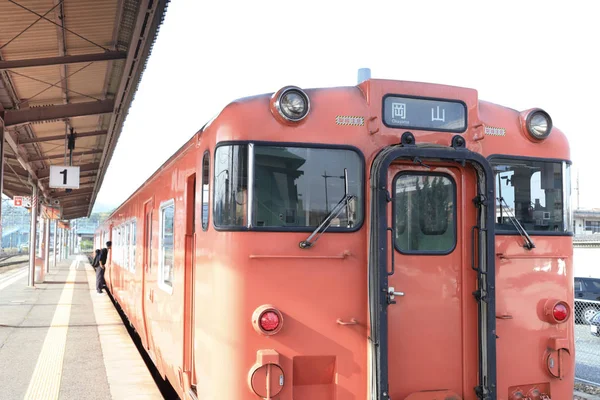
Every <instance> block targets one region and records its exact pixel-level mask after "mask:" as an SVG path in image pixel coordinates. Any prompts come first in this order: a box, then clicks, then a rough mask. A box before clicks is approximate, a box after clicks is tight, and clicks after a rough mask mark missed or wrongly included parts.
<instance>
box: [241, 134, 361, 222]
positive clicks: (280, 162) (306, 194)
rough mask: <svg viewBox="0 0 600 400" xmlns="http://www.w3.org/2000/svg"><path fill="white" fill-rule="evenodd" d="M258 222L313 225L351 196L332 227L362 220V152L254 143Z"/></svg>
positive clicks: (255, 216) (254, 215)
mask: <svg viewBox="0 0 600 400" xmlns="http://www.w3.org/2000/svg"><path fill="white" fill-rule="evenodd" d="M253 159H254V180H253V181H254V195H253V199H252V209H253V213H252V227H256V228H262V227H265V228H286V229H287V228H291V229H293V230H298V229H300V230H313V229H314V228H316V227H317V226H319V225H320V224H321V223H322V222H323V221H324V220H325V219H326V218H327V217H328V215H329V214H330V213H331V212H332V211H334V209H335V208H336V206H337V205H338V203H340V202H345V196H346V195H353V196H356V201H355V200H352V201H350V202H348V203H347V205H346V206H344V207H343V208H342V209H341V211H340V212H338V213H337V215H336V216H335V218H334V219H333V222H332V224H331V225H330V227H329V228H328V230H330V231H336V230H337V231H347V230H354V229H356V227H357V226H358V225H360V222H361V221H362V208H361V207H362V192H363V171H362V161H361V159H360V156H359V155H358V153H357V152H355V151H353V150H348V149H338V148H307V147H281V146H263V145H261V146H258V145H255V146H254V157H253Z"/></svg>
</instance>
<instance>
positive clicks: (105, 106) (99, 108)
mask: <svg viewBox="0 0 600 400" xmlns="http://www.w3.org/2000/svg"><path fill="white" fill-rule="evenodd" d="M114 106H115V101H114V100H101V101H89V102H84V103H72V104H59V105H55V106H47V107H34V108H25V109H22V110H7V111H5V117H4V123H5V125H6V126H7V127H10V126H14V125H19V124H24V123H27V122H39V121H48V120H52V119H61V118H70V117H81V116H84V115H97V114H107V113H112V112H113V109H114Z"/></svg>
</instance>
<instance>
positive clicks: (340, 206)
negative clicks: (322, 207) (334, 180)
mask: <svg viewBox="0 0 600 400" xmlns="http://www.w3.org/2000/svg"><path fill="white" fill-rule="evenodd" d="M354 198H356V196H354V195H351V194H346V195H345V196H344V197H342V199H341V200H340V201H339V202H338V203H337V204H336V205H335V207H333V209H332V210H331V212H330V213H329V214H327V217H325V219H324V220H323V222H321V224H320V225H319V226H317V229H315V230H314V232H313V233H311V234H310V236H309V237H307V238H306V240H303V241H301V242H300V248H302V249H307V248H309V247H311V246H312V245H313V244H315V242H316V241H317V240H318V239H319V237H321V235H322V234H323V233H324V232H325V231H326V230H327V228H329V226H330V225H331V222H332V221H333V219H334V218H336V217H337V216H338V215H339V214H340V213H341V212H342V210H343V209H344V208H346V207H347V206H348V205H349V204H350V200H352V199H354ZM319 231H320V232H321V233H320V234H319V236H317V237H316V238H315V240H312V239H313V238H314V236H315V235H316V234H317V233H319Z"/></svg>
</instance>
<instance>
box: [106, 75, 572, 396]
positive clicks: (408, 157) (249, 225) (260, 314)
mask: <svg viewBox="0 0 600 400" xmlns="http://www.w3.org/2000/svg"><path fill="white" fill-rule="evenodd" d="M570 213H571V210H570V161H569V147H568V142H567V140H566V138H565V136H564V135H563V133H562V132H561V131H560V130H558V129H557V128H556V127H554V126H552V120H551V118H550V116H549V115H548V114H546V113H545V112H544V111H543V110H539V109H531V110H525V111H523V112H518V111H515V110H512V109H509V108H505V107H502V106H498V105H495V104H491V103H487V102H484V101H481V100H479V98H478V94H477V92H476V91H475V90H472V89H465V88H458V87H452V86H444V85H433V84H425V83H415V82H403V81H388V80H374V79H368V80H366V81H364V82H362V83H360V84H359V85H357V86H354V87H339V88H324V89H311V90H303V89H301V88H297V87H285V88H283V89H281V90H279V91H277V92H275V93H273V94H269V95H260V96H255V97H251V98H246V99H240V100H237V101H234V102H232V103H231V104H229V105H228V106H227V107H225V109H223V111H222V112H221V113H220V114H219V115H218V116H217V117H216V118H215V119H214V120H212V121H210V123H208V124H206V125H205V126H204V127H203V128H202V129H201V130H200V131H199V132H198V133H197V134H196V135H194V136H193V137H192V138H191V139H190V140H189V141H188V142H187V143H186V144H184V145H183V146H182V148H181V149H180V150H179V151H178V152H177V153H176V154H174V155H173V156H172V157H171V158H170V159H169V160H168V161H167V162H165V164H164V165H163V166H162V167H161V168H160V169H159V170H158V171H156V173H155V174H154V175H153V176H152V177H151V178H150V179H149V180H148V181H147V182H145V183H144V184H143V185H142V186H141V187H140V188H138V189H137V190H136V191H135V192H134V193H133V194H132V196H131V197H130V198H129V199H128V200H127V201H126V202H125V203H124V204H122V205H121V206H120V207H119V208H117V209H116V210H115V211H114V212H113V214H112V215H111V216H110V217H109V218H108V220H107V221H105V222H104V225H103V226H101V227H100V228H99V230H98V236H97V241H99V240H102V242H104V241H105V238H106V236H107V233H108V234H109V235H110V237H111V238H112V241H113V250H112V253H113V254H112V258H111V265H110V267H109V271H110V272H109V273H108V274H107V277H109V280H110V288H111V292H112V294H113V296H114V297H115V299H116V301H118V302H119V304H120V305H121V306H122V308H123V310H124V312H125V313H126V314H127V317H128V318H129V320H130V322H131V323H132V325H133V326H134V327H135V329H136V331H137V333H138V335H139V336H140V337H141V339H142V343H143V344H144V347H145V348H146V350H147V351H148V353H149V354H150V356H151V358H152V360H153V362H154V363H155V365H156V366H157V368H158V370H159V371H160V373H161V374H162V376H163V377H164V378H165V379H167V380H168V381H169V382H170V383H171V385H172V386H173V387H174V388H175V390H176V391H177V392H178V393H179V395H180V397H181V398H186V399H247V400H252V399H273V400H275V399H277V400H292V399H294V400H358V399H366V400H388V399H393V400H399V399H401V400H419V399H421V400H434V399H442V398H443V399H463V400H476V399H495V400H517V399H555V400H556V399H566V398H569V396H570V395H571V394H572V389H573V373H574V343H573V317H572V308H573V298H572V297H573V272H572V240H571V235H572V226H571V225H572V224H571V222H570Z"/></svg>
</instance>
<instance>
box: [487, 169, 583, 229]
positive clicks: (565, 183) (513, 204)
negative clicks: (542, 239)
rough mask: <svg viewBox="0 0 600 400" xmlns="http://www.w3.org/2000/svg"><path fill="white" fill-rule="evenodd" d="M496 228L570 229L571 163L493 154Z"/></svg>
mask: <svg viewBox="0 0 600 400" xmlns="http://www.w3.org/2000/svg"><path fill="white" fill-rule="evenodd" d="M490 162H491V164H492V168H493V170H494V180H495V188H496V190H495V197H496V218H495V219H496V232H497V233H517V228H516V227H515V225H516V224H515V223H514V222H515V221H514V220H513V218H514V219H516V220H517V222H518V223H519V224H520V225H521V226H522V227H523V229H525V231H526V232H527V233H528V234H531V233H537V234H560V233H563V234H565V233H568V232H571V231H572V229H573V227H572V222H571V220H570V215H571V202H570V196H571V193H570V192H571V187H570V165H569V164H566V163H565V162H560V161H544V160H534V159H504V158H502V159H501V158H494V159H492V160H491V161H490Z"/></svg>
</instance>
